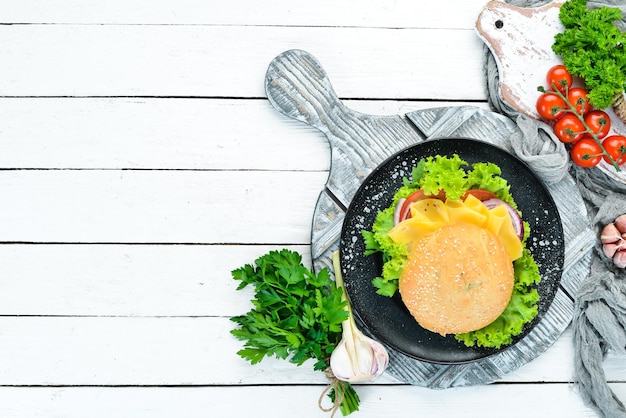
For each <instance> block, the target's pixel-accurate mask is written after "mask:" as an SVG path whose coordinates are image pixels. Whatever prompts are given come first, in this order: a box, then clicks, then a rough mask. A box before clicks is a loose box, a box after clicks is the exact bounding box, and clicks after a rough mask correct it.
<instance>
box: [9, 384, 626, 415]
mask: <svg viewBox="0 0 626 418" xmlns="http://www.w3.org/2000/svg"><path fill="white" fill-rule="evenodd" d="M611 388H612V389H613V390H614V391H615V392H616V393H617V394H618V395H619V396H620V397H621V398H622V399H624V398H626V384H612V385H611ZM322 389H323V388H322V386H295V387H284V386H280V387H267V386H265V387H252V388H241V387H193V388H81V387H78V388H1V389H0V414H1V415H2V416H5V417H20V418H51V417H55V418H56V417H63V418H84V417H86V416H88V417H90V418H110V417H116V418H148V417H159V418H180V417H181V416H184V417H186V418H205V417H207V416H212V417H222V416H228V417H233V418H249V417H259V418H268V417H293V416H294V411H297V416H298V417H299V418H300V417H301V418H328V417H329V416H330V415H329V414H328V413H324V412H322V411H320V410H319V409H318V406H317V399H318V397H319V396H320V393H321V390H322ZM358 391H359V395H360V397H361V404H360V410H359V411H358V412H356V413H355V414H353V415H351V416H353V417H355V418H380V417H382V416H393V417H396V418H414V417H416V416H419V417H438V418H458V417H460V416H465V417H483V418H501V417H503V416H506V417H510V418H528V417H550V416H554V417H572V418H596V417H597V415H596V414H595V412H594V411H593V410H591V409H589V408H588V407H587V406H585V405H584V404H583V402H582V400H581V398H580V396H579V395H578V393H577V391H576V388H574V387H572V386H570V385H568V384H556V385H541V386H532V385H492V386H489V387H481V388H480V389H476V388H461V389H451V390H445V391H433V390H429V389H423V388H418V387H411V386H387V387H385V386H367V387H358ZM335 416H336V417H340V416H341V415H340V414H339V413H337V414H336V415H335Z"/></svg>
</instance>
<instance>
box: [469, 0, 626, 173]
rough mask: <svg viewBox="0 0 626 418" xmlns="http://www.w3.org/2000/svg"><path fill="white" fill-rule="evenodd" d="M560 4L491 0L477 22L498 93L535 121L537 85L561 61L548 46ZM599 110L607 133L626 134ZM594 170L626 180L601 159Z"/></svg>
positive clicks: (614, 117)
mask: <svg viewBox="0 0 626 418" xmlns="http://www.w3.org/2000/svg"><path fill="white" fill-rule="evenodd" d="M564 2H565V1H564V0H557V1H553V2H551V3H548V4H546V5H543V6H540V7H536V8H524V7H517V6H513V5H510V4H508V3H505V2H503V1H499V0H492V1H490V2H489V3H488V4H487V5H486V6H485V8H484V9H483V10H482V12H481V13H480V15H479V17H478V20H477V22H476V31H477V33H478V36H479V37H480V38H481V39H482V40H483V41H484V42H485V44H486V45H487V46H488V47H489V49H490V50H491V52H492V53H493V55H494V58H495V60H496V63H497V64H498V75H499V93H500V95H501V96H502V98H503V99H504V100H505V101H506V102H507V103H509V104H510V105H511V106H513V107H514V108H515V109H517V110H519V111H520V112H522V113H524V114H526V115H528V116H530V117H532V118H535V119H539V115H538V113H537V110H536V107H535V106H536V103H537V99H538V98H539V95H540V94H541V93H540V92H538V91H537V87H539V86H543V87H547V86H546V73H547V72H548V70H549V69H550V68H551V67H552V66H554V65H556V64H561V63H562V61H561V57H560V56H558V55H556V54H555V53H554V52H553V51H552V44H553V43H554V36H555V35H556V34H557V33H559V32H563V30H564V29H565V28H564V27H563V25H562V24H561V21H560V20H559V10H560V8H561V6H562V5H563V3H564ZM604 110H605V111H606V112H607V113H608V114H609V116H610V117H611V134H618V135H626V125H624V122H623V121H622V120H621V119H620V118H618V117H617V115H615V112H614V111H613V109H612V108H609V109H604ZM598 169H600V170H602V171H603V172H604V173H606V174H607V175H608V176H609V177H612V178H614V179H615V180H617V181H621V182H624V183H626V166H623V167H622V171H620V172H617V171H615V169H614V167H613V166H612V165H610V164H608V163H606V162H605V161H604V160H603V161H602V162H600V164H599V165H598Z"/></svg>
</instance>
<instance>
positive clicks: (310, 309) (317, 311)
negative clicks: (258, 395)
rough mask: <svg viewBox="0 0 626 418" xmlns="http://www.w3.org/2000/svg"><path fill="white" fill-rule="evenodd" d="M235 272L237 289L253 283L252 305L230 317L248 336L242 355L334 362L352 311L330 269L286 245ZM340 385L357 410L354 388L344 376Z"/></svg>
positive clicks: (347, 408) (240, 335) (323, 364)
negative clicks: (306, 261) (310, 263)
mask: <svg viewBox="0 0 626 418" xmlns="http://www.w3.org/2000/svg"><path fill="white" fill-rule="evenodd" d="M231 274H232V277H233V279H234V280H237V281H239V282H240V284H239V286H238V287H237V289H238V290H241V289H243V288H245V287H246V286H252V287H254V298H253V300H252V305H253V309H251V310H250V311H249V312H247V313H246V314H245V315H239V316H234V317H232V318H230V320H231V321H232V322H234V323H236V324H237V325H238V326H239V327H238V328H236V329H233V330H231V331H230V332H231V334H232V335H233V336H235V337H236V338H237V339H238V340H240V341H244V347H243V348H242V349H241V350H239V351H238V352H237V354H238V355H239V356H241V357H242V358H244V359H245V360H247V361H249V362H250V363H251V364H256V363H259V362H260V361H261V360H263V359H264V358H266V357H276V358H279V359H288V360H289V361H290V362H291V363H294V364H296V365H302V364H303V363H304V362H306V361H307V360H311V359H312V360H314V361H315V362H314V364H313V368H314V370H326V369H327V368H328V367H329V365H330V355H331V353H332V352H333V350H334V349H335V347H336V346H337V344H338V343H339V341H340V340H341V324H342V322H343V321H345V320H346V319H347V318H348V312H347V310H346V305H347V302H346V301H345V300H343V299H342V290H341V289H338V288H337V287H336V286H335V285H334V283H333V281H332V280H331V278H330V272H329V271H328V269H326V268H324V269H322V270H321V271H320V272H319V273H318V274H317V275H316V274H315V273H314V272H313V271H311V270H310V269H308V268H307V267H305V266H304V265H303V264H302V256H301V255H300V254H299V253H297V252H294V251H290V250H287V249H283V250H281V251H270V252H269V253H267V254H265V255H263V256H261V257H259V258H258V259H257V260H256V261H255V263H254V266H253V265H250V264H247V265H245V266H243V267H240V268H238V269H235V270H233V271H232V273H231ZM340 390H341V391H342V394H343V401H342V403H341V406H340V408H341V411H342V413H343V414H344V415H348V414H349V413H351V412H354V411H357V410H358V404H359V397H358V396H357V395H356V392H355V391H354V388H352V386H351V385H350V384H349V383H346V382H342V383H341V389H340ZM329 396H330V394H329Z"/></svg>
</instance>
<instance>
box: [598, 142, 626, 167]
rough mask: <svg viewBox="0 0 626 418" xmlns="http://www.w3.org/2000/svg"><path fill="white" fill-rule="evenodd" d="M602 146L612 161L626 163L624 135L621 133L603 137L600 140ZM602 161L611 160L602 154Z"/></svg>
mask: <svg viewBox="0 0 626 418" xmlns="http://www.w3.org/2000/svg"><path fill="white" fill-rule="evenodd" d="M602 146H603V147H604V149H605V150H606V152H608V153H609V155H610V156H611V158H613V161H616V162H617V165H622V164H624V163H626V137H623V136H622V135H612V136H609V137H608V138H605V139H604V141H602ZM603 158H604V161H606V162H607V163H609V164H611V161H610V160H609V159H608V158H607V157H606V155H605V156H603Z"/></svg>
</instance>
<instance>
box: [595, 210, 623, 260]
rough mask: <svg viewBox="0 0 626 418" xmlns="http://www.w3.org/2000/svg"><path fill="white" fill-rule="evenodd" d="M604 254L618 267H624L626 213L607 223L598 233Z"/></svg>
mask: <svg viewBox="0 0 626 418" xmlns="http://www.w3.org/2000/svg"><path fill="white" fill-rule="evenodd" d="M600 241H601V242H602V251H603V252H604V255H605V256H607V257H608V258H610V259H612V260H613V264H615V266H616V267H618V268H626V214H624V215H620V216H618V217H617V218H616V219H615V221H614V222H613V223H610V224H607V225H606V226H605V227H604V228H603V229H602V233H601V234H600Z"/></svg>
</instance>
